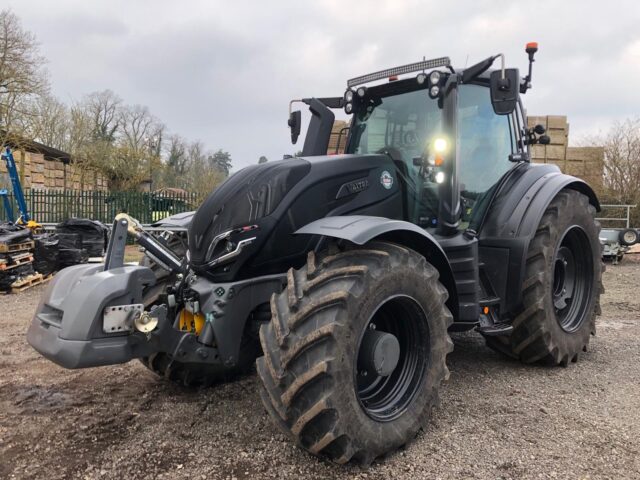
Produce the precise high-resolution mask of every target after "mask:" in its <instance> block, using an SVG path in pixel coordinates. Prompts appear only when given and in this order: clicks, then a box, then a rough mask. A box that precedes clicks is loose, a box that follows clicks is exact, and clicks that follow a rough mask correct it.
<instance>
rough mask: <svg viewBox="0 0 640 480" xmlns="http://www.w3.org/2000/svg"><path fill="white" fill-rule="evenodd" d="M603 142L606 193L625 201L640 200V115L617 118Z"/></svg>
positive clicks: (619, 200)
mask: <svg viewBox="0 0 640 480" xmlns="http://www.w3.org/2000/svg"><path fill="white" fill-rule="evenodd" d="M600 142H601V144H602V145H604V157H605V163H604V178H605V186H606V189H607V195H608V196H610V197H611V198H612V199H613V200H615V201H617V202H620V203H623V202H630V203H637V202H638V201H640V190H639V189H638V186H639V185H640V117H637V118H630V119H626V120H624V121H622V122H620V121H618V122H615V123H614V124H613V126H612V127H611V129H610V130H609V132H608V133H607V135H606V136H605V137H604V138H602V139H601V140H600Z"/></svg>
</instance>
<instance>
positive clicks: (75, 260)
mask: <svg viewBox="0 0 640 480" xmlns="http://www.w3.org/2000/svg"><path fill="white" fill-rule="evenodd" d="M88 258H89V257H88V255H87V252H86V250H83V249H80V248H61V249H59V250H58V262H57V268H58V270H62V269H63V268H66V267H70V266H72V265H78V264H80V263H86V261H87V260H88Z"/></svg>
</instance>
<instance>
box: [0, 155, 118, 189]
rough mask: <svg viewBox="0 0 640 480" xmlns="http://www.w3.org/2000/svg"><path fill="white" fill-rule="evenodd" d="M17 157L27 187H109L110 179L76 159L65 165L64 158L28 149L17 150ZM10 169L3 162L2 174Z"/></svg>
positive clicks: (0, 166) (22, 178) (24, 187)
mask: <svg viewBox="0 0 640 480" xmlns="http://www.w3.org/2000/svg"><path fill="white" fill-rule="evenodd" d="M13 158H14V159H15V162H16V167H17V169H18V173H19V174H20V180H21V182H22V188H23V189H31V188H33V189H35V190H102V191H106V190H108V183H107V180H106V179H105V178H104V177H103V176H102V175H100V174H98V173H97V172H95V171H92V170H86V169H81V168H80V167H78V166H77V165H75V164H73V163H69V164H66V165H65V164H64V163H63V162H61V161H56V160H51V159H48V158H45V157H44V155H43V154H41V153H33V152H26V151H24V150H14V151H13ZM6 173H7V168H6V165H5V163H4V162H0V174H4V175H6ZM4 175H3V176H4ZM7 183H8V179H7Z"/></svg>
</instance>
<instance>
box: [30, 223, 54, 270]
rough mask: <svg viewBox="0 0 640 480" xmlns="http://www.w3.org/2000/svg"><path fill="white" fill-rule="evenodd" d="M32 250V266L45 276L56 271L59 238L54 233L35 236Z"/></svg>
mask: <svg viewBox="0 0 640 480" xmlns="http://www.w3.org/2000/svg"><path fill="white" fill-rule="evenodd" d="M34 239H35V242H36V245H35V249H34V251H33V268H34V269H35V270H36V271H37V272H39V273H41V274H43V275H45V276H47V275H49V274H50V273H53V272H55V271H56V267H57V264H58V260H57V259H58V251H59V243H60V240H59V238H58V236H57V235H56V234H55V233H46V234H44V235H36V236H35V238H34Z"/></svg>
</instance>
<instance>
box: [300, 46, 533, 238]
mask: <svg viewBox="0 0 640 480" xmlns="http://www.w3.org/2000/svg"><path fill="white" fill-rule="evenodd" d="M536 51H537V45H536V44H533V43H532V44H528V45H527V53H528V54H529V60H530V64H529V74H528V76H527V77H525V78H524V79H523V80H521V79H520V75H519V72H518V70H517V69H505V68H504V57H503V56H502V55H495V56H493V57H489V58H487V59H485V60H483V61H482V62H479V63H478V64H476V65H474V66H472V67H469V68H467V69H464V70H460V71H456V70H455V69H454V68H453V67H452V66H451V62H450V60H449V58H447V57H443V58H438V59H433V60H423V61H421V62H416V63H413V64H409V65H404V66H401V67H394V68H391V69H387V70H382V71H380V72H376V73H372V74H367V75H363V76H360V77H356V78H353V79H351V80H349V81H348V82H347V85H348V87H347V90H346V91H345V93H344V95H343V97H342V98H324V99H319V101H318V100H316V99H304V100H301V101H302V102H304V103H307V104H309V105H310V107H311V108H310V110H311V112H312V115H313V116H312V120H311V123H310V126H309V130H308V133H307V140H306V141H305V148H304V149H303V152H302V156H305V155H320V154H322V153H323V152H321V151H320V150H311V149H310V147H318V148H319V149H322V148H324V146H325V142H324V140H326V141H327V142H328V137H327V132H330V125H329V123H330V122H331V123H332V122H333V119H334V116H333V114H332V112H329V113H328V109H329V108H342V109H344V112H345V113H346V114H348V115H350V116H351V121H350V125H349V127H348V128H347V130H348V132H347V134H346V135H345V136H344V137H345V140H344V144H345V149H344V150H345V153H347V154H356V155H362V154H384V155H387V156H389V157H390V158H391V159H392V160H393V162H394V164H395V165H396V174H397V177H398V178H399V181H400V182H402V184H403V187H404V188H403V192H404V198H403V215H402V219H403V220H406V221H409V222H411V223H413V224H415V225H418V226H420V227H423V228H425V229H430V230H433V231H434V233H438V234H441V235H444V236H451V235H455V234H456V233H457V232H459V231H461V230H469V231H470V232H475V233H477V232H478V230H479V228H480V226H481V223H482V219H483V215H484V214H485V213H486V208H487V207H488V206H489V204H490V202H488V201H483V200H486V199H487V197H488V196H490V195H491V192H493V191H495V187H497V184H498V182H499V181H500V179H501V178H502V177H503V176H504V175H505V173H507V172H508V171H509V170H511V169H512V168H514V167H515V166H516V165H518V164H519V163H520V162H528V161H529V158H530V154H529V145H530V144H533V143H536V142H540V143H545V140H546V137H545V136H544V135H542V134H543V133H544V130H543V129H542V130H541V129H537V130H535V131H533V130H529V129H527V125H526V115H525V112H524V108H523V106H522V102H521V101H520V98H519V94H520V93H524V92H526V91H527V89H528V88H529V87H530V85H531V63H532V62H533V55H534V54H535V52H536ZM498 58H502V62H503V65H502V68H501V69H499V70H489V69H490V67H491V66H492V65H493V63H494V61H495V60H496V59H498ZM416 72H417V74H416ZM400 76H402V77H403V78H399V77H400ZM294 102H295V101H294ZM294 102H292V103H294ZM323 106H324V107H326V109H327V111H322V110H323V108H322V107H323ZM299 123H300V112H290V118H289V125H290V126H291V128H292V140H293V141H294V143H295V140H296V139H297V136H298V134H299V132H300V127H299ZM536 134H538V135H540V137H537V136H536ZM318 137H323V138H322V139H321V140H318ZM342 137H343V135H342V134H341V135H340V138H339V140H338V143H339V144H340V143H341V141H342Z"/></svg>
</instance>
